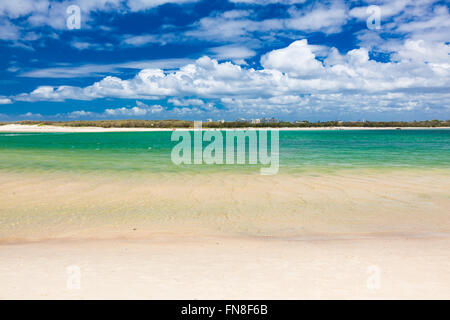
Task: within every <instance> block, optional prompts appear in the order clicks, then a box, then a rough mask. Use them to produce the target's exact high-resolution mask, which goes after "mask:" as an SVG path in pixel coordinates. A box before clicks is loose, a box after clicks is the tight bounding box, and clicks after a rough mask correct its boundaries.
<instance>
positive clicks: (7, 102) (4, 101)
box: [0, 97, 12, 104]
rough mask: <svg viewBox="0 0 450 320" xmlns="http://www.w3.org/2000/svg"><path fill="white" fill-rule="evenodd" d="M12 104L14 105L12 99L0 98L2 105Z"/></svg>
mask: <svg viewBox="0 0 450 320" xmlns="http://www.w3.org/2000/svg"><path fill="white" fill-rule="evenodd" d="M11 103H12V101H11V99H9V98H1V97H0V104H11Z"/></svg>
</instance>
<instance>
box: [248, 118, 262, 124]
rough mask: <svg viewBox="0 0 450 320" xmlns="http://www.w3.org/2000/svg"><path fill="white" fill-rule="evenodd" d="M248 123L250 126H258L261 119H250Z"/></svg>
mask: <svg viewBox="0 0 450 320" xmlns="http://www.w3.org/2000/svg"><path fill="white" fill-rule="evenodd" d="M250 122H251V123H252V124H258V123H261V119H252V120H251V121H250Z"/></svg>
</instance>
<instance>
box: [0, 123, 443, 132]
mask: <svg viewBox="0 0 450 320" xmlns="http://www.w3.org/2000/svg"><path fill="white" fill-rule="evenodd" d="M272 129H273V128H237V129H226V128H221V129H212V128H203V130H205V131H208V130H225V131H226V130H272ZM275 129H277V130H281V131H316V130H393V129H395V128H392V127H391V128H385V127H370V128H369V127H323V128H275ZM401 129H402V130H435V129H450V128H449V127H435V128H429V127H402V128H401ZM173 130H180V131H184V130H192V128H191V129H185V128H168V129H166V128H101V127H69V126H53V125H51V126H50V125H37V124H33V125H24V124H6V125H0V132H156V131H173Z"/></svg>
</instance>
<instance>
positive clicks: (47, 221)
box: [0, 130, 450, 242]
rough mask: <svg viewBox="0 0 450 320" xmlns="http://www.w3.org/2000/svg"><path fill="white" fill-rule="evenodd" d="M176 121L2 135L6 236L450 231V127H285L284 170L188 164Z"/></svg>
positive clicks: (1, 202) (0, 198)
mask: <svg viewBox="0 0 450 320" xmlns="http://www.w3.org/2000/svg"><path fill="white" fill-rule="evenodd" d="M170 135H171V133H170V132H150V133H148V132H147V133H143V132H139V133H64V134H57V133H45V134H42V133H39V134H13V135H11V134H0V242H17V241H19V242H20V241H31V240H45V239H62V238H75V239H86V238H87V239H105V238H145V239H147V238H149V237H152V236H155V235H158V234H169V235H170V234H173V235H180V234H183V235H185V234H193V235H195V234H197V235H205V234H221V235H240V236H242V235H244V236H251V237H255V236H257V237H276V238H289V239H325V238H330V237H331V238H355V237H356V238H360V237H363V238H364V237H368V236H369V237H371V236H373V235H378V236H379V235H381V236H382V235H391V236H392V235H393V236H405V235H407V236H408V237H421V236H424V235H426V236H430V235H431V236H438V237H439V236H441V235H442V234H449V233H450V224H449V223H450V219H448V218H449V208H450V162H449V161H450V148H449V146H450V131H447V130H412V131H406V130H404V131H403V130H400V131H395V130H389V131H312V132H305V131H302V132H280V171H279V174H277V175H273V176H263V175H260V174H259V170H258V168H259V165H195V166H194V165H191V166H189V165H183V166H176V165H175V164H173V163H172V161H171V159H170V153H171V150H172V148H173V146H174V145H175V144H176V143H177V142H172V141H171V140H170Z"/></svg>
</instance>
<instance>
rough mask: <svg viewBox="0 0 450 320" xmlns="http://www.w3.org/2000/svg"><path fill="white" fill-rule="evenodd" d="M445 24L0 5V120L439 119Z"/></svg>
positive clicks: (267, 1)
mask: <svg viewBox="0 0 450 320" xmlns="http://www.w3.org/2000/svg"><path fill="white" fill-rule="evenodd" d="M74 6H75V7H74ZM78 10H79V15H78ZM78 17H79V20H78ZM78 22H80V23H79V24H78ZM449 30H450V14H449V4H448V3H447V2H445V1H431V0H425V1H412V0H397V1H339V0H336V1H307V0H281V1H274V0H229V1H225V0H223V1H216V0H207V1H201V0H197V1H196V0H73V1H53V0H14V1H12V0H0V68H1V73H0V84H1V86H0V121H13V120H23V119H38V120H39V119H42V120H44V119H48V120H84V119H124V118H126V119H129V118H138V119H168V118H171V119H173V118H175V119H191V120H193V119H199V120H205V119H208V118H212V119H226V120H234V119H236V118H238V117H242V118H262V117H272V116H274V117H277V118H279V119H283V120H303V119H307V120H312V121H317V120H334V119H342V120H359V119H367V120H423V119H436V118H437V119H449V118H450V107H449V102H450V90H449V89H450V58H449V53H450V45H449V40H450V39H449V38H450V31H449Z"/></svg>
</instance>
